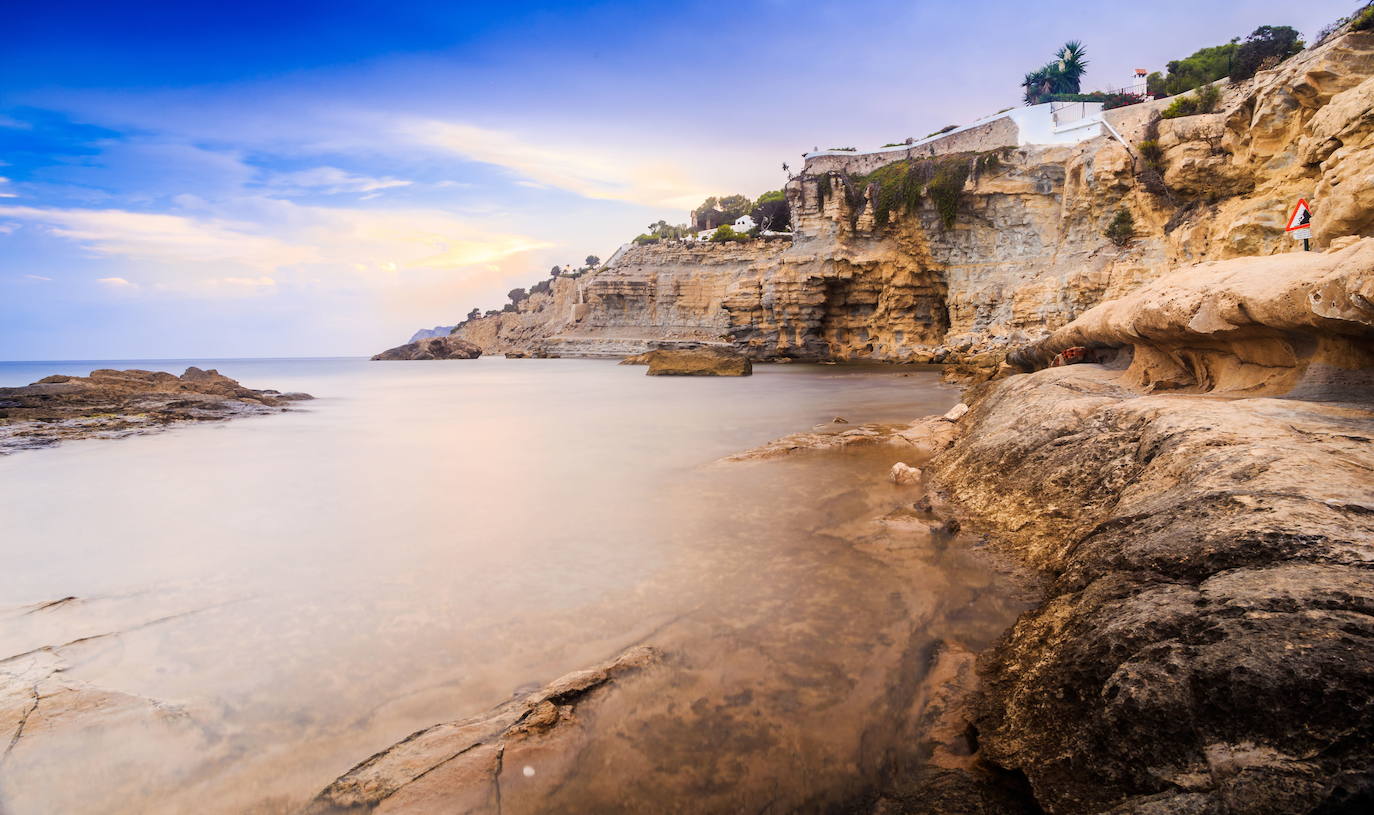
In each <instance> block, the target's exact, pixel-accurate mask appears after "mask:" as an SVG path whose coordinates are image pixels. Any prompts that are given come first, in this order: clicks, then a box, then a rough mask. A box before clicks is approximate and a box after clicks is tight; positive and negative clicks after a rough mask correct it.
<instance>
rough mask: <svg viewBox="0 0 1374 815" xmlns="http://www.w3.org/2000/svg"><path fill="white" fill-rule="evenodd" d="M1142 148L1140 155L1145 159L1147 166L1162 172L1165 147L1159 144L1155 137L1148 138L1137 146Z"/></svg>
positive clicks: (1139, 148)
mask: <svg viewBox="0 0 1374 815" xmlns="http://www.w3.org/2000/svg"><path fill="white" fill-rule="evenodd" d="M1136 149H1138V150H1140V157H1141V158H1143V159H1145V166H1146V167H1149V168H1150V169H1151V170H1154V171H1155V172H1160V171H1161V170H1162V169H1163V167H1164V148H1162V147H1160V146H1159V142H1158V141H1157V140H1155V139H1146V140H1145V141H1143V142H1141V143H1140V144H1139V145H1137V146H1136Z"/></svg>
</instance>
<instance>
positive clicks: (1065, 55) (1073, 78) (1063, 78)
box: [1053, 40, 1088, 93]
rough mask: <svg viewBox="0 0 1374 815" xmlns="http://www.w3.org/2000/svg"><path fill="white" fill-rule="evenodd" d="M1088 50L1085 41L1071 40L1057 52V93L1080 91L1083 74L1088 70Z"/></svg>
mask: <svg viewBox="0 0 1374 815" xmlns="http://www.w3.org/2000/svg"><path fill="white" fill-rule="evenodd" d="M1086 56H1087V51H1086V50H1084V48H1083V43H1081V42H1079V41H1078V40H1069V41H1068V42H1066V43H1064V47H1063V48H1060V49H1059V51H1058V52H1056V53H1055V57H1057V58H1058V62H1055V63H1053V65H1054V66H1055V68H1056V71H1055V73H1056V74H1057V76H1056V77H1055V78H1056V80H1057V81H1056V82H1055V83H1054V84H1055V86H1056V87H1055V93H1078V92H1079V89H1080V87H1081V85H1080V82H1081V80H1082V78H1083V74H1084V73H1086V72H1087V70H1088V60H1087V59H1085V57H1086Z"/></svg>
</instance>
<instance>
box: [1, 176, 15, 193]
mask: <svg viewBox="0 0 1374 815" xmlns="http://www.w3.org/2000/svg"><path fill="white" fill-rule="evenodd" d="M9 185H10V180H9V179H8V178H5V177H4V176H3V175H0V198H18V197H19V196H18V194H16V193H13V192H10V191H9V189H7V188H8V187H9Z"/></svg>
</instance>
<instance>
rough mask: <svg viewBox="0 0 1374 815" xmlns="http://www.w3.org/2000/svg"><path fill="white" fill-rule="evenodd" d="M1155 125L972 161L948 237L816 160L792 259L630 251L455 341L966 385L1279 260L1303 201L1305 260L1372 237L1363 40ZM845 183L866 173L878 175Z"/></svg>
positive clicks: (1326, 47)
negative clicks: (830, 363) (1085, 331)
mask: <svg viewBox="0 0 1374 815" xmlns="http://www.w3.org/2000/svg"><path fill="white" fill-rule="evenodd" d="M1167 104H1168V101H1167V100H1160V101H1158V102H1151V103H1145V104H1141V105H1134V106H1130V107H1126V108H1119V109H1117V110H1114V111H1109V113H1108V121H1110V122H1111V123H1112V125H1113V127H1114V128H1115V129H1116V130H1117V131H1118V132H1119V133H1120V134H1121V135H1122V136H1123V137H1124V139H1125V140H1126V142H1127V143H1128V144H1129V145H1130V146H1129V147H1127V146H1125V145H1123V144H1122V143H1120V142H1118V141H1117V140H1116V139H1114V138H1112V137H1110V136H1102V137H1099V138H1095V139H1092V140H1090V141H1086V142H1083V143H1080V144H1077V145H1072V146H1050V147H1035V146H1029V147H1021V148H1005V149H1001V150H996V151H992V152H990V153H983V154H966V155H964V156H963V157H962V160H963V162H964V169H966V170H967V179H966V181H965V182H964V183H963V186H962V189H961V190H958V191H957V194H956V195H953V196H951V198H950V202H951V203H952V204H953V206H954V208H953V210H951V212H952V215H953V217H952V219H951V220H949V221H948V222H947V221H946V219H945V218H944V216H943V215H942V213H941V211H940V204H939V203H938V202H937V201H936V200H934V196H933V195H931V194H929V193H927V194H923V195H922V196H921V199H920V201H919V203H918V205H917V206H916V208H915V209H914V210H913V211H911V212H903V211H900V210H893V211H892V212H891V213H890V217H886V219H885V222H882V223H880V221H884V219H883V218H879V217H878V214H877V206H876V203H877V202H875V200H874V196H875V194H877V195H878V197H880V198H881V197H882V196H881V187H879V188H874V187H870V186H864V187H863V189H859V188H858V186H856V185H857V184H858V182H857V181H856V179H858V178H859V177H858V176H857V175H847V174H845V173H844V172H843V170H842V169H841V170H836V169H835V168H836V167H841V168H843V167H844V166H846V165H845V162H846V161H847V159H845V158H844V157H842V156H841V157H836V156H827V157H826V159H825V162H824V165H823V167H822V165H821V164H820V163H818V164H817V165H816V167H815V168H814V171H813V170H811V169H808V170H804V171H803V173H802V174H801V175H799V176H797V177H796V178H795V179H793V180H792V181H791V182H789V184H788V186H787V192H788V196H789V202H790V203H791V206H792V212H793V221H794V224H793V225H794V229H795V239H794V240H793V241H791V242H788V241H786V240H781V241H752V242H748V243H740V244H735V243H730V244H713V243H679V242H665V243H662V244H655V245H648V246H635V247H629V248H628V249H626V250H625V251H624V252H622V253H618V257H617V258H616V259H615V260H614V262H612V263H610V264H609V265H608V266H607V267H606V268H605V269H604V270H599V271H595V272H591V273H589V274H587V275H585V276H583V277H580V278H571V277H562V278H558V279H556V280H554V281H552V285H551V290H550V291H549V292H547V293H540V294H537V295H532V296H531V297H530V298H529V299H527V300H525V301H523V302H521V303H520V304H519V306H518V308H517V310H516V311H515V312H511V313H503V314H500V315H494V316H491V317H483V318H479V319H476V320H471V321H468V322H466V323H463V324H460V325H459V326H458V327H457V328H456V329H455V330H456V333H457V335H458V336H459V337H461V338H463V339H466V340H468V341H470V342H473V343H476V344H477V345H479V346H481V347H482V348H483V349H484V350H485V351H487V352H488V353H492V352H505V351H514V350H531V349H534V348H539V349H543V350H545V351H547V352H548V353H549V354H551V355H554V356H559V355H563V356H615V357H623V356H626V355H628V354H634V353H641V352H643V351H646V350H650V347H651V345H650V344H651V343H652V342H653V341H656V340H665V339H666V340H673V339H681V340H698V341H721V340H727V341H730V342H733V343H734V344H735V345H736V347H738V348H739V349H740V350H741V351H743V352H744V353H746V354H748V355H749V356H750V357H752V358H754V359H759V360H770V359H801V360H861V359H872V360H900V361H930V360H934V361H937V362H952V363H964V364H966V365H968V366H969V367H970V370H968V371H966V373H967V374H969V378H973V379H977V378H980V377H978V376H977V375H976V374H977V372H978V371H979V370H983V371H988V372H990V371H992V370H995V369H996V367H997V365H998V363H999V362H1000V358H1001V355H1002V354H1004V353H1005V350H1006V348H1007V347H1009V346H1012V345H1017V344H1021V343H1024V342H1029V341H1034V340H1037V339H1040V338H1043V337H1044V336H1045V335H1046V334H1047V333H1048V332H1050V331H1053V330H1054V329H1056V328H1059V327H1061V326H1063V325H1065V324H1067V323H1068V322H1070V321H1071V320H1073V319H1074V318H1075V317H1077V316H1078V315H1079V314H1082V313H1083V312H1084V311H1086V310H1087V309H1089V308H1091V307H1092V306H1094V305H1096V304H1098V303H1100V302H1103V301H1105V300H1110V299H1115V298H1118V297H1120V296H1122V295H1124V294H1126V293H1128V292H1130V291H1132V290H1134V289H1135V288H1137V287H1138V286H1140V285H1142V284H1143V283H1145V282H1148V281H1150V280H1153V279H1155V278H1157V277H1159V276H1160V275H1162V274H1164V273H1166V272H1167V271H1169V270H1170V269H1172V268H1174V267H1177V266H1180V265H1184V264H1188V263H1194V262H1199V261H1208V260H1224V259H1227V258H1232V257H1241V256H1253V255H1270V254H1278V253H1287V252H1289V251H1293V250H1294V249H1295V244H1294V242H1293V241H1292V240H1291V239H1289V238H1288V237H1287V236H1286V235H1285V234H1284V231H1283V226H1284V221H1285V218H1286V216H1287V214H1288V212H1289V210H1290V209H1291V208H1292V206H1293V203H1294V202H1295V201H1296V200H1297V199H1298V198H1299V197H1305V198H1307V200H1308V201H1309V202H1310V203H1311V204H1312V206H1313V209H1314V212H1315V213H1316V219H1315V231H1314V244H1315V246H1316V247H1317V248H1326V247H1328V246H1330V245H1331V244H1332V242H1333V241H1339V240H1341V239H1342V238H1345V237H1348V236H1360V235H1370V234H1374V198H1371V196H1374V192H1371V190H1374V185H1371V184H1369V183H1367V178H1368V176H1369V174H1370V172H1371V171H1372V170H1374V117H1371V115H1370V113H1369V111H1370V110H1371V109H1374V32H1362V33H1347V34H1344V35H1342V36H1338V37H1335V38H1333V39H1331V40H1330V41H1328V42H1326V43H1323V44H1322V45H1320V46H1318V47H1316V48H1313V49H1309V50H1307V51H1304V52H1303V53H1301V54H1299V55H1297V56H1295V57H1293V58H1291V59H1289V60H1287V61H1285V62H1283V63H1281V64H1280V65H1279V66H1278V67H1276V68H1274V69H1272V70H1268V71H1262V72H1261V73H1260V74H1258V75H1257V76H1256V77H1254V78H1253V79H1250V80H1246V81H1244V82H1240V83H1236V84H1235V85H1233V86H1229V87H1226V88H1225V92H1224V95H1223V100H1222V104H1221V106H1220V108H1219V109H1218V111H1217V112H1215V113H1210V114H1201V115H1195V116H1187V117H1182V118H1178V119H1169V120H1160V119H1158V115H1159V112H1160V110H1161V109H1162V108H1163V107H1164V106H1166V105H1167ZM949 160H951V161H953V160H954V159H949ZM852 162H853V172H854V173H859V172H864V173H867V172H870V171H871V170H872V167H871V165H872V163H873V159H872V157H871V156H867V155H865V154H856V155H855V156H854V157H853V159H852ZM822 170H824V172H822ZM1123 208H1124V209H1126V210H1128V211H1129V212H1131V213H1132V215H1133V219H1134V222H1135V230H1136V232H1135V236H1134V238H1133V239H1132V240H1131V241H1130V242H1129V244H1128V245H1127V246H1125V247H1117V246H1116V245H1114V244H1113V243H1112V242H1111V241H1109V240H1108V239H1107V238H1106V237H1104V235H1103V231H1104V229H1105V228H1106V226H1107V223H1108V222H1109V221H1110V220H1111V219H1112V218H1113V216H1114V215H1115V213H1116V212H1117V211H1118V210H1119V209H1123Z"/></svg>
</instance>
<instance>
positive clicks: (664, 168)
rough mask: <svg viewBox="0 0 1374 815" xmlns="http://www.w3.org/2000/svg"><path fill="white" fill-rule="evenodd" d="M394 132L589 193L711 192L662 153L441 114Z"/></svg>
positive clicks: (649, 196) (680, 196)
mask: <svg viewBox="0 0 1374 815" xmlns="http://www.w3.org/2000/svg"><path fill="white" fill-rule="evenodd" d="M395 132H396V133H397V135H398V136H400V137H401V138H404V139H409V140H411V141H413V142H415V143H417V144H421V145H425V146H428V147H433V148H438V149H441V150H445V151H448V152H451V153H455V154H457V155H460V156H463V157H465V158H468V159H470V160H472V161H479V162H482V163H484V164H494V165H497V166H500V167H504V168H506V169H507V170H510V171H511V172H513V173H515V174H517V175H519V176H521V177H522V179H523V180H524V181H526V182H534V183H536V184H542V185H544V186H549V187H556V188H558V189H561V190H567V191H569V192H573V193H576V194H578V195H581V196H583V197H586V198H599V199H609V200H616V201H628V202H631V203H636V204H643V205H646V206H670V207H675V208H680V207H684V206H685V207H691V206H693V205H695V204H696V203H700V201H701V199H702V198H704V197H705V196H706V195H708V194H709V193H708V192H707V191H706V188H705V187H703V186H702V185H701V184H700V182H698V181H697V180H695V177H694V176H693V175H692V174H691V173H688V172H687V171H686V169H685V168H683V167H680V166H678V165H675V164H673V163H671V162H667V161H664V160H663V159H661V158H656V159H650V160H645V159H638V158H636V157H634V156H633V155H627V154H626V152H625V151H624V150H609V149H608V150H601V149H595V148H586V147H568V146H558V145H556V144H554V143H553V142H533V141H530V140H528V139H525V138H522V137H520V136H519V135H517V134H515V133H508V132H504V131H499V130H489V129H486V128H482V127H476V126H474V125H469V124H463V123H459V122H448V121H441V120H436V119H409V120H404V121H402V122H401V123H400V124H398V125H396V126H395ZM526 186H528V185H526Z"/></svg>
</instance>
